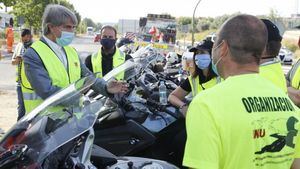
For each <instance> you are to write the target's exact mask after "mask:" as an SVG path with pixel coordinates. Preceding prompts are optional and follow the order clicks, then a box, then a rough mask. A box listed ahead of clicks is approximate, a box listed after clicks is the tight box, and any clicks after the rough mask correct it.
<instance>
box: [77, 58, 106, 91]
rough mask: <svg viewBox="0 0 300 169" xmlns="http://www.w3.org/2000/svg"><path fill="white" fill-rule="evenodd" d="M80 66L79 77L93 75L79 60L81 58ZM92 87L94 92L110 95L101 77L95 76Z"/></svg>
mask: <svg viewBox="0 0 300 169" xmlns="http://www.w3.org/2000/svg"><path fill="white" fill-rule="evenodd" d="M89 60H91V59H89ZM85 61H86V62H87V60H85ZM80 66H81V77H86V76H93V77H95V76H94V74H93V73H92V72H91V71H90V70H89V69H88V68H87V67H86V65H85V64H83V63H82V62H81V60H80ZM95 78H96V77H95ZM92 89H93V90H94V91H95V92H97V93H100V94H102V95H104V96H111V95H110V94H109V93H108V92H107V88H106V81H105V80H103V79H100V78H97V79H96V82H95V84H94V85H93V86H92Z"/></svg>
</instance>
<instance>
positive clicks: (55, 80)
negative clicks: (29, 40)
mask: <svg viewBox="0 0 300 169" xmlns="http://www.w3.org/2000/svg"><path fill="white" fill-rule="evenodd" d="M31 48H33V49H34V50H35V51H36V52H37V54H38V55H39V57H40V58H41V61H42V62H43V64H44V65H45V68H46V70H47V72H48V74H49V77H50V79H51V81H52V85H53V86H57V87H60V88H64V87H67V86H69V84H71V83H73V82H75V81H77V80H78V79H80V77H81V68H80V61H79V57H78V54H77V52H76V51H75V49H73V48H72V47H69V46H65V47H63V48H64V50H65V52H66V57H67V61H68V69H67V70H66V68H65V66H64V65H63V63H62V62H61V61H60V60H59V58H58V56H56V54H55V53H54V52H53V51H52V50H51V48H49V47H48V46H47V45H46V44H45V43H44V42H42V41H36V42H34V43H33V44H32V46H31ZM21 84H22V85H21V86H22V93H23V98H24V105H25V110H26V113H29V112H30V111H32V110H33V109H34V108H36V107H37V106H38V105H39V104H41V103H42V102H43V99H42V98H41V97H39V96H38V95H37V94H36V93H35V91H34V89H33V88H32V87H31V84H30V83H29V81H28V79H27V77H26V74H25V67H24V63H23V64H22V67H21Z"/></svg>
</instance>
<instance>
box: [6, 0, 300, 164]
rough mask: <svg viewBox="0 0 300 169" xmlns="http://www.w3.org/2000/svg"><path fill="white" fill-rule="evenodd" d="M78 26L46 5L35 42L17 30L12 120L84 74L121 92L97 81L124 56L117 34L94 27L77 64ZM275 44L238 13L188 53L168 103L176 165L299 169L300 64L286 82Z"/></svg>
mask: <svg viewBox="0 0 300 169" xmlns="http://www.w3.org/2000/svg"><path fill="white" fill-rule="evenodd" d="M77 23H78V21H77V19H76V16H75V14H74V13H73V12H72V11H70V10H69V9H67V8H66V7H63V6H61V5H48V6H47V7H46V9H45V11H44V15H43V23H42V25H43V35H42V37H41V38H40V39H39V40H37V41H35V42H33V41H32V35H31V32H30V30H28V29H24V30H23V31H22V38H21V42H20V43H19V44H18V45H17V47H16V49H15V52H14V55H13V58H12V64H14V65H17V79H16V81H17V93H18V101H19V102H18V105H19V108H18V119H20V118H22V116H24V115H25V114H26V113H29V112H30V111H31V110H33V109H34V108H35V107H37V106H38V105H39V104H41V103H42V102H43V101H44V100H45V99H47V98H48V97H50V96H51V95H53V94H54V93H56V92H57V91H59V90H60V89H62V88H64V87H66V86H68V85H69V84H71V83H73V82H75V81H76V80H78V79H80V78H82V77H86V76H93V77H94V78H95V79H96V83H95V84H94V86H93V89H94V90H95V91H96V92H98V93H101V94H103V95H105V96H111V95H112V94H116V93H126V92H127V90H128V88H127V84H126V83H125V82H123V81H122V79H123V78H124V75H119V76H118V77H116V79H117V80H116V81H110V82H106V81H105V80H103V79H102V77H103V76H104V75H105V74H107V73H108V72H109V71H111V70H112V69H113V68H115V67H117V66H119V65H121V64H122V63H124V62H125V61H126V60H128V59H130V58H131V56H130V55H128V54H125V53H123V52H122V51H120V50H119V49H118V48H117V47H116V45H115V43H116V41H117V31H116V29H115V28H114V27H111V26H103V27H102V28H101V30H100V43H101V48H100V49H99V50H98V52H96V53H94V54H92V55H90V56H88V57H87V59H86V60H85V63H83V62H82V61H81V60H80V58H79V56H78V53H77V52H76V50H75V49H74V48H72V47H70V46H69V45H70V43H71V42H72V40H73V38H74V36H75V33H74V32H75V28H76V25H77ZM281 40H282V36H281V35H280V33H279V30H278V28H277V27H276V25H275V24H273V23H272V22H271V21H270V20H267V19H258V18H256V17H255V16H251V15H245V14H241V15H237V16H234V17H232V18H230V19H228V20H227V21H226V22H225V23H223V25H222V26H221V28H220V29H219V31H218V33H217V39H216V40H215V41H214V42H212V41H209V40H204V41H203V42H201V43H200V44H198V45H197V46H196V47H193V48H191V49H190V50H189V52H193V64H191V65H189V68H188V71H189V74H190V76H189V77H188V78H187V79H186V80H185V81H184V82H183V83H182V84H181V85H180V86H178V87H177V88H176V89H175V90H174V91H173V92H172V93H171V94H170V95H169V102H170V103H171V104H173V105H174V106H176V107H178V108H179V109H180V111H181V112H182V113H183V114H184V116H185V117H186V120H185V121H186V129H184V132H183V133H181V134H180V137H181V139H182V140H183V143H184V146H183V147H184V148H183V149H184V155H183V157H182V158H183V166H185V167H188V168H195V169H202V168H203V169H219V168H220V169H221V168H222V169H235V168H236V169H241V168H242V169H248V168H249V169H253V168H268V169H270V168H272V169H285V168H286V169H288V168H293V169H300V159H299V158H300V135H299V134H298V130H299V127H300V125H299V119H300V115H299V113H300V111H299V108H298V106H300V67H299V65H300V61H298V62H297V63H296V64H295V65H294V66H293V68H292V69H291V71H290V72H289V74H288V76H287V77H285V75H284V73H283V71H282V67H281V64H280V61H279V60H278V59H277V57H276V56H277V55H278V53H279V50H280V48H281ZM94 74H96V76H94ZM190 92H191V93H192V97H193V99H192V102H191V103H188V102H186V101H185V97H186V96H187V95H188V94H189V93H190Z"/></svg>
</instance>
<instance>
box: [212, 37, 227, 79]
mask: <svg viewBox="0 0 300 169" xmlns="http://www.w3.org/2000/svg"><path fill="white" fill-rule="evenodd" d="M223 42H224V41H222V42H221V43H220V44H219V45H218V46H216V47H215V48H213V49H212V65H211V67H212V70H213V71H214V72H215V74H216V75H217V76H220V74H219V72H218V68H217V65H218V63H219V62H220V61H221V59H222V57H220V58H219V59H218V60H217V62H216V63H214V57H215V50H216V49H218V48H219V47H220V46H221V45H222V43H223Z"/></svg>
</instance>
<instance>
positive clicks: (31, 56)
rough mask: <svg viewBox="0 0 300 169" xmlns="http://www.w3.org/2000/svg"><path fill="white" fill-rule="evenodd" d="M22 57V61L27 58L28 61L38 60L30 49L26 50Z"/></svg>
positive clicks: (34, 52) (37, 56) (36, 54)
mask: <svg viewBox="0 0 300 169" xmlns="http://www.w3.org/2000/svg"><path fill="white" fill-rule="evenodd" d="M23 57H24V59H26V58H28V59H34V58H37V59H40V58H39V55H38V53H37V52H36V51H35V50H34V49H33V48H31V47H30V48H28V49H27V50H26V52H25V53H24V56H23Z"/></svg>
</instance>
